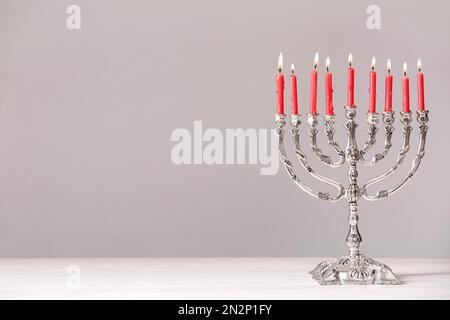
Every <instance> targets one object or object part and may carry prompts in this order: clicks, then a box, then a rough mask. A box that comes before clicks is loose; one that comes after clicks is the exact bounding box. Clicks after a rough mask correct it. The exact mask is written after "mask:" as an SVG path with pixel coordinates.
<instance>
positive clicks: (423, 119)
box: [362, 110, 429, 201]
mask: <svg viewBox="0 0 450 320" xmlns="http://www.w3.org/2000/svg"><path fill="white" fill-rule="evenodd" d="M409 119H411V118H410V116H409ZM428 119H429V118H428V110H425V111H417V121H418V122H419V124H420V127H419V132H420V143H419V148H418V151H417V155H416V156H415V158H414V159H413V161H412V163H411V169H410V170H409V171H408V174H407V175H406V177H405V178H404V179H403V180H401V182H400V183H398V184H397V185H395V186H394V187H393V188H391V189H384V190H379V191H378V192H377V194H376V195H375V196H370V195H367V192H366V188H367V186H368V185H369V183H366V184H365V185H363V190H364V191H363V192H362V196H363V197H364V198H365V199H366V200H369V201H375V200H380V199H382V198H386V197H389V196H391V195H393V194H394V193H396V192H397V191H399V190H400V189H401V188H403V187H404V186H405V185H406V184H407V183H408V182H409V181H410V180H411V178H412V177H413V176H414V174H415V173H416V172H417V170H418V169H419V166H420V163H421V162H422V159H423V157H424V156H425V143H426V138H427V131H428V126H427V122H428ZM410 131H411V129H409V132H410ZM408 148H409V146H408ZM403 158H404V156H403ZM402 161H403V160H402ZM378 181H380V179H379V180H377V181H375V182H378ZM369 182H370V181H369ZM375 182H373V183H375ZM370 184H372V183H370Z"/></svg>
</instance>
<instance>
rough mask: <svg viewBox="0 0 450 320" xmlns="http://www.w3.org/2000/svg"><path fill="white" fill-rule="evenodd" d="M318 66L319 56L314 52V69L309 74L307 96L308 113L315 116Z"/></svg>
mask: <svg viewBox="0 0 450 320" xmlns="http://www.w3.org/2000/svg"><path fill="white" fill-rule="evenodd" d="M318 64H319V54H318V53H317V52H316V55H315V57H314V69H313V71H312V72H311V83H310V94H309V103H310V106H309V113H310V114H312V115H316V114H317V65H318Z"/></svg>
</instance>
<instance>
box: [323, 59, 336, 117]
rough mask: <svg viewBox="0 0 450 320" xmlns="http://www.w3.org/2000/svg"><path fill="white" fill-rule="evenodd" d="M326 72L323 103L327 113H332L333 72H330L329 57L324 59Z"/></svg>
mask: <svg viewBox="0 0 450 320" xmlns="http://www.w3.org/2000/svg"><path fill="white" fill-rule="evenodd" d="M326 66H327V73H326V74H325V105H326V113H327V115H330V116H331V115H333V114H334V110H333V74H332V73H331V72H330V58H329V57H327V60H326Z"/></svg>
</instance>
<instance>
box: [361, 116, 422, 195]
mask: <svg viewBox="0 0 450 320" xmlns="http://www.w3.org/2000/svg"><path fill="white" fill-rule="evenodd" d="M427 112H428V111H427ZM400 120H401V122H402V124H403V129H402V130H403V145H402V148H401V149H400V151H399V152H398V154H397V158H396V160H395V162H394V165H393V166H392V167H391V168H390V169H389V170H387V171H386V172H384V173H383V174H381V175H379V176H377V177H375V178H372V179H370V180H368V181H367V182H365V183H363V185H362V186H361V196H362V197H363V198H364V199H366V200H369V201H375V200H380V199H382V198H385V197H387V196H389V193H388V191H387V190H379V191H378V192H377V193H376V194H375V195H368V193H367V188H368V187H369V186H371V185H373V184H375V183H378V182H380V181H383V180H384V179H386V178H387V177H389V176H390V175H391V174H392V173H394V172H395V171H396V170H397V169H398V168H399V167H400V166H401V164H402V163H403V162H404V160H405V158H406V155H407V154H408V152H409V150H410V137H411V131H412V126H411V122H412V116H411V113H410V112H401V113H400ZM421 136H422V134H421ZM421 140H422V137H421ZM391 194H392V193H391Z"/></svg>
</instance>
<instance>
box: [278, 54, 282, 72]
mask: <svg viewBox="0 0 450 320" xmlns="http://www.w3.org/2000/svg"><path fill="white" fill-rule="evenodd" d="M281 69H283V52H280V56H279V57H278V70H280V71H281Z"/></svg>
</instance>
